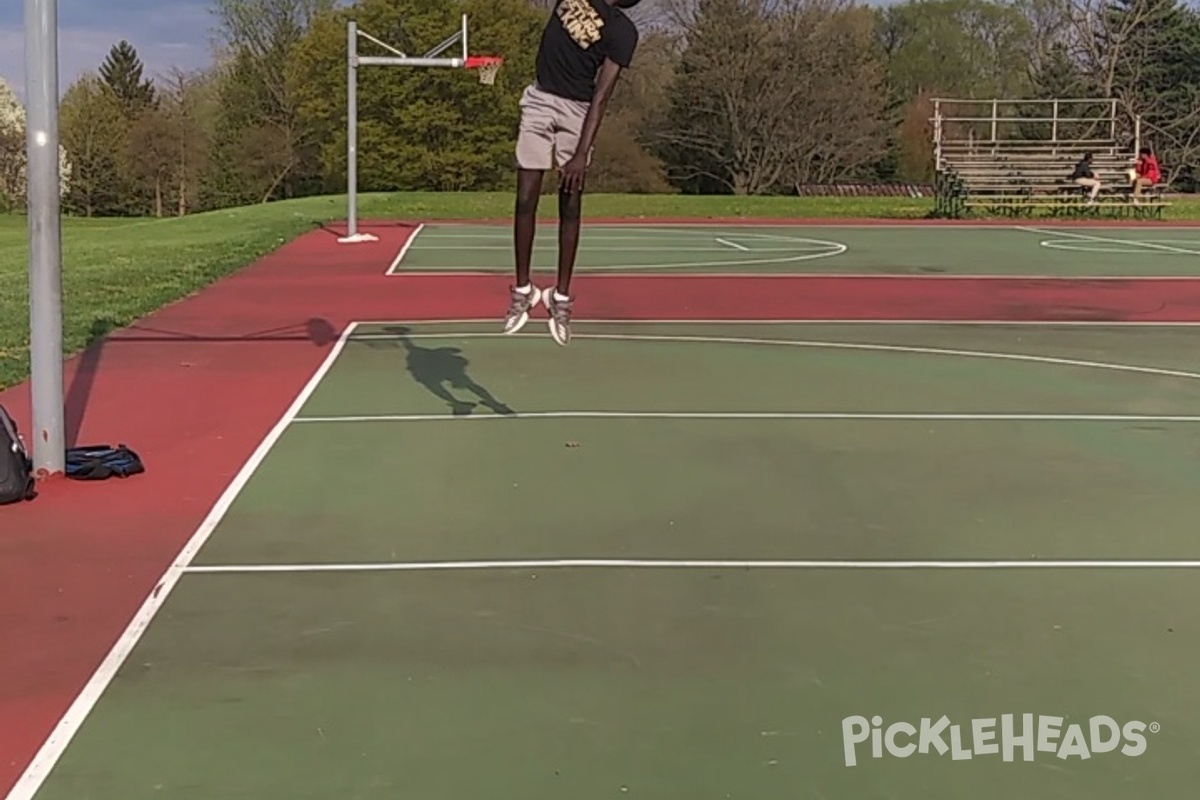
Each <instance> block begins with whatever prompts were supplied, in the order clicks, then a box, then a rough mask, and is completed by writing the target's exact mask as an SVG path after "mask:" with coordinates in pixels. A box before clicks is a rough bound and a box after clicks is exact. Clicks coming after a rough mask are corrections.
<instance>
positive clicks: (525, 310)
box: [504, 286, 550, 333]
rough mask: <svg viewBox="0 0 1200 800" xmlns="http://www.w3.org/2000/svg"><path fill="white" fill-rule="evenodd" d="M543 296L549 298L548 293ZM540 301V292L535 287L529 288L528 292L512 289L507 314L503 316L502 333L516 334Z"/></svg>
mask: <svg viewBox="0 0 1200 800" xmlns="http://www.w3.org/2000/svg"><path fill="white" fill-rule="evenodd" d="M545 294H546V297H547V298H549V296H550V293H549V292H546V293H545ZM541 299H542V292H541V290H540V289H538V288H537V287H536V286H533V287H531V288H530V290H529V291H528V292H518V291H517V289H516V287H513V289H512V301H511V302H510V303H509V306H508V313H507V314H505V315H504V332H505V333H516V332H517V331H519V330H521V328H524V327H525V323H526V322H529V312H530V311H532V310H533V309H534V308H536V307H537V304H538V301H539V300H541Z"/></svg>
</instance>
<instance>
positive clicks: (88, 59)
mask: <svg viewBox="0 0 1200 800" xmlns="http://www.w3.org/2000/svg"><path fill="white" fill-rule="evenodd" d="M210 8H211V2H210V0H158V1H157V2H156V0H58V27H59V35H58V57H59V84H60V87H61V89H62V90H65V89H66V88H67V86H69V85H70V84H71V83H72V82H73V81H74V80H75V79H76V78H77V77H78V76H79V75H80V74H82V73H83V72H85V71H87V70H94V69H96V68H97V67H99V66H100V62H101V61H103V60H104V56H105V55H106V54H107V53H108V50H109V48H111V47H112V46H113V45H114V44H116V43H117V42H119V41H120V40H121V39H127V40H129V42H131V43H132V44H133V46H134V47H136V48H137V50H138V53H139V54H140V55H141V57H142V61H143V62H144V63H145V65H146V72H147V75H148V77H154V76H155V75H157V74H159V73H161V72H163V71H165V70H167V69H168V68H170V67H172V66H177V67H180V68H181V69H188V70H190V69H196V68H199V67H201V66H204V65H205V64H207V63H208V62H209V61H210V60H211V50H210V44H209V42H210V39H211V36H212V33H211V31H212V27H213V22H214V20H213V17H212V13H211V11H210ZM24 28H25V4H24V2H23V1H22V0H2V1H0V78H3V79H4V80H5V81H6V82H7V83H8V85H9V86H11V87H12V88H13V90H14V91H15V92H16V93H17V96H19V97H21V98H22V99H24V97H25V32H24Z"/></svg>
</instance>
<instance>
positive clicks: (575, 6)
mask: <svg viewBox="0 0 1200 800" xmlns="http://www.w3.org/2000/svg"><path fill="white" fill-rule="evenodd" d="M558 18H559V19H560V20H561V21H562V25H563V28H565V29H566V31H567V35H568V36H570V37H571V39H572V40H573V41H574V42H575V44H577V45H579V46H580V47H582V48H583V49H584V50H587V49H588V48H589V47H591V46H592V45H594V44H595V43H596V42H598V41H600V29H601V28H603V27H604V18H603V17H601V16H600V15H599V14H598V13H596V9H594V8H592V6H591V4H590V3H588V0H562V2H561V3H559V4H558Z"/></svg>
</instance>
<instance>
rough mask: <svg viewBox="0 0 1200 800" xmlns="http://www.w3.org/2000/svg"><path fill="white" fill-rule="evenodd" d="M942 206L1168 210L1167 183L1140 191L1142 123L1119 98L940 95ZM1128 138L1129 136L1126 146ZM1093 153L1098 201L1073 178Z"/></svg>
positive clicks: (959, 212)
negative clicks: (1135, 169) (1135, 180)
mask: <svg viewBox="0 0 1200 800" xmlns="http://www.w3.org/2000/svg"><path fill="white" fill-rule="evenodd" d="M933 106H934V117H933V119H932V122H933V128H934V143H933V144H934V157H935V159H936V174H935V181H934V186H935V198H936V214H937V215H938V216H944V217H954V218H958V217H963V216H965V215H967V214H969V213H971V212H973V211H982V212H984V213H988V214H1009V215H1014V216H1016V215H1023V214H1029V215H1032V214H1035V213H1042V214H1047V215H1054V216H1062V215H1073V216H1078V215H1084V214H1089V215H1098V214H1110V215H1129V216H1155V217H1157V216H1161V215H1162V211H1163V209H1164V208H1166V207H1167V206H1169V205H1170V204H1169V203H1167V202H1166V201H1165V200H1164V199H1163V191H1164V189H1165V187H1163V186H1155V187H1152V188H1150V189H1147V190H1146V191H1144V192H1143V195H1142V197H1140V198H1137V199H1136V201H1135V198H1134V197H1133V193H1132V189H1131V185H1130V181H1129V178H1128V175H1127V172H1128V170H1129V169H1130V168H1131V167H1132V165H1133V161H1134V158H1135V157H1136V154H1137V151H1138V148H1139V147H1140V137H1141V131H1140V128H1141V126H1140V122H1139V121H1138V120H1137V119H1133V120H1131V121H1126V120H1124V119H1123V118H1122V117H1121V115H1120V114H1119V112H1118V105H1117V102H1116V101H1115V100H1111V99H1100V100H1094V99H1093V100H1073V99H1063V100H950V99H942V98H939V99H935V100H934V101H933ZM1122 142H1124V143H1125V144H1124V145H1123V144H1122ZM1085 153H1091V154H1092V159H1093V160H1092V171H1093V172H1094V173H1095V175H1096V177H1097V178H1098V179H1099V180H1100V182H1101V183H1102V185H1103V187H1102V189H1101V193H1100V195H1099V197H1098V198H1097V201H1096V203H1094V204H1091V203H1088V202H1087V196H1088V190H1087V189H1085V188H1084V187H1081V186H1078V185H1076V184H1075V183H1074V182H1072V181H1071V180H1070V179H1069V176H1070V174H1071V172H1072V170H1073V169H1074V167H1075V164H1076V162H1078V161H1079V160H1080V159H1081V158H1082V157H1083V155H1084V154H1085Z"/></svg>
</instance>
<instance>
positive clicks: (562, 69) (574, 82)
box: [504, 0, 640, 345]
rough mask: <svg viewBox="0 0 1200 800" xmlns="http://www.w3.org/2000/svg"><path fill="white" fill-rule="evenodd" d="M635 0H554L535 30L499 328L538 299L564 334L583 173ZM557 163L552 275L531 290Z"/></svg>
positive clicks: (563, 339)
mask: <svg viewBox="0 0 1200 800" xmlns="http://www.w3.org/2000/svg"><path fill="white" fill-rule="evenodd" d="M639 2H640V0H557V2H556V3H555V6H554V11H553V12H551V14H550V19H549V21H548V22H547V23H546V28H545V30H544V31H543V32H542V41H541V45H540V46H539V47H538V53H537V70H536V71H537V76H536V79H535V80H534V82H533V83H532V84H531V85H530V86H529V87H527V88H526V89H525V92H524V94H522V95H521V124H520V128H519V130H518V133H517V148H516V155H517V201H516V212H515V214H514V219H513V249H514V251H515V257H516V283H515V284H514V285H513V287H512V303H511V305H510V306H509V309H508V314H507V315H506V316H505V319H504V332H505V333H516V332H517V331H519V330H521V328H522V327H524V325H525V323H526V322H528V321H529V312H530V311H531V310H532V309H533V308H534V307H535V306H537V304H538V301H539V300H541V301H542V302H543V303H544V304H545V306H546V310H547V311H548V312H549V314H550V334H551V335H552V336H553V337H554V341H556V342H558V343H559V344H560V345H565V344H567V343H568V342H569V341H570V339H571V304H572V297H571V275H572V273H573V272H574V270H575V256H576V253H577V252H578V249H579V223H580V212H581V210H582V206H583V187H584V178H585V177H586V176H587V169H588V165H589V163H590V161H591V156H592V147H593V145H594V144H595V141H596V132H597V131H598V130H599V129H600V122H601V120H602V119H603V118H604V112H605V110H606V108H607V106H608V100H609V98H610V97H611V96H612V91H613V88H614V87H615V86H616V85H617V78H618V77H620V74H621V71H622V70H623V69H626V68H628V67H629V65H630V63H631V62H632V61H633V53H634V51H635V50H636V49H637V45H638V31H637V27H636V26H635V25H634V24H633V22H632V21H631V20H630V19H629V17H627V16H625V14H624V13H622V9H628V8H632V7H633V6H635V5H637V4H638V3H639ZM556 163H557V167H558V171H559V173H560V175H561V185H560V186H559V193H558V216H559V221H558V282H557V284H556V285H555V286H554V288H553V289H551V288H546V289H541V290H539V289H538V288H537V287H536V286H534V285H533V283H532V282H531V281H530V277H529V271H530V261H531V259H532V258H533V239H534V235H535V233H536V231H537V208H538V199H539V197H540V196H541V192H542V176H543V174H544V173H545V171H546V170H549V169H552V168H553V167H554V166H555V165H556Z"/></svg>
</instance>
